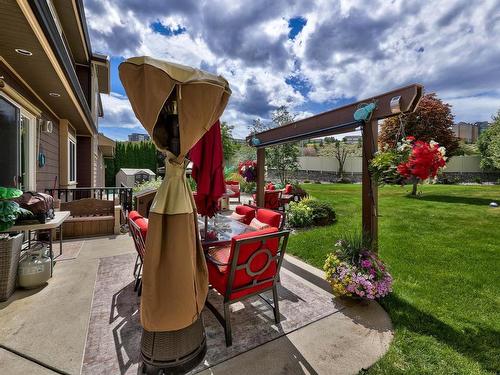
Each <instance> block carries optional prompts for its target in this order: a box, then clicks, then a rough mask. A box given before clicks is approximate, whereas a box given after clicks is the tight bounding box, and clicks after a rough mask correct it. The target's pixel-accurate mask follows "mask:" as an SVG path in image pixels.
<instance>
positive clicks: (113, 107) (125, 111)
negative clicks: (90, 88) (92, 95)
mask: <svg viewBox="0 0 500 375" xmlns="http://www.w3.org/2000/svg"><path fill="white" fill-rule="evenodd" d="M101 100H102V106H103V108H104V119H102V120H101V121H99V127H100V128H127V129H136V128H142V126H141V124H140V123H139V121H138V120H137V119H136V117H135V114H134V111H133V110H132V107H131V106H130V102H129V100H128V98H127V97H126V96H123V95H120V94H117V93H111V94H110V95H101Z"/></svg>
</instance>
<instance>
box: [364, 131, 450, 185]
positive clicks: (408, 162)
mask: <svg viewBox="0 0 500 375" xmlns="http://www.w3.org/2000/svg"><path fill="white" fill-rule="evenodd" d="M446 159H447V158H446V149H445V148H444V147H440V146H439V144H438V143H437V142H434V141H432V140H431V141H430V142H425V141H420V140H416V139H415V137H412V136H409V137H406V138H404V139H403V140H401V141H400V142H399V143H398V144H397V145H396V148H391V147H389V145H384V146H383V147H382V149H381V150H380V151H379V152H377V153H376V154H375V157H374V158H373V159H372V161H371V163H370V172H371V175H372V177H373V178H374V179H375V180H376V181H377V182H378V183H379V184H395V183H397V184H401V185H403V184H407V183H411V184H413V191H412V195H416V193H417V184H418V183H419V182H423V181H426V180H430V179H434V178H436V176H437V174H438V172H439V170H440V169H442V168H444V167H445V166H446Z"/></svg>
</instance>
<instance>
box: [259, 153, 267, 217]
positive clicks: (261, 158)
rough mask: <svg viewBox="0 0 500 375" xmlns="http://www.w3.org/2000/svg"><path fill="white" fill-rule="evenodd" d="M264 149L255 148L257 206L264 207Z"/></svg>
mask: <svg viewBox="0 0 500 375" xmlns="http://www.w3.org/2000/svg"><path fill="white" fill-rule="evenodd" d="M265 166H266V149H265V148H264V147H262V148H258V149H257V206H258V207H264V185H265V181H264V178H265Z"/></svg>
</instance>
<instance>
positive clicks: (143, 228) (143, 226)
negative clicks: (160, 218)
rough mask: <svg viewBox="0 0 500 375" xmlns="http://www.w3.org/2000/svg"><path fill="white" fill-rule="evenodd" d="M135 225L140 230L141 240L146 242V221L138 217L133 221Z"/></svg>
mask: <svg viewBox="0 0 500 375" xmlns="http://www.w3.org/2000/svg"><path fill="white" fill-rule="evenodd" d="M135 223H136V224H137V226H138V227H139V229H140V230H141V235H142V239H143V240H144V241H146V235H147V234H148V219H144V218H143V217H140V218H138V219H137V220H136V221H135Z"/></svg>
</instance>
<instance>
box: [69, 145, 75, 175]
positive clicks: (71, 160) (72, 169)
mask: <svg viewBox="0 0 500 375" xmlns="http://www.w3.org/2000/svg"><path fill="white" fill-rule="evenodd" d="M68 147H69V152H68V154H69V174H68V177H69V182H76V141H75V140H74V139H71V138H70V139H69V144H68Z"/></svg>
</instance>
